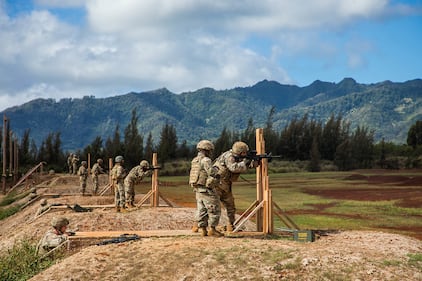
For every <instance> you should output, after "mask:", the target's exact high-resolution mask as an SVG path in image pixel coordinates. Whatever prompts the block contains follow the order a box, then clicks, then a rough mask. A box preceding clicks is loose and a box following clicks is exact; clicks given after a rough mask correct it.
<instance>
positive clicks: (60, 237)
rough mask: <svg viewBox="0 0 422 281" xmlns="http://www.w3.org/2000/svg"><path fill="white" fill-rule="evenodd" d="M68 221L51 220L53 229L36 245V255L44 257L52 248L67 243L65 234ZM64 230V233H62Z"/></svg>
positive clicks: (61, 219) (62, 219)
mask: <svg viewBox="0 0 422 281" xmlns="http://www.w3.org/2000/svg"><path fill="white" fill-rule="evenodd" d="M68 224H69V221H68V220H67V219H66V218H53V220H52V226H53V229H50V230H49V231H47V233H45V234H44V236H43V238H41V240H40V242H39V243H38V245H37V253H38V254H39V255H44V254H46V253H48V252H49V251H51V250H53V249H54V248H56V247H58V246H60V245H61V244H62V243H63V242H65V241H67V235H66V233H65V231H66V228H63V227H64V226H66V227H67V225H68ZM63 230H64V232H62V231H63Z"/></svg>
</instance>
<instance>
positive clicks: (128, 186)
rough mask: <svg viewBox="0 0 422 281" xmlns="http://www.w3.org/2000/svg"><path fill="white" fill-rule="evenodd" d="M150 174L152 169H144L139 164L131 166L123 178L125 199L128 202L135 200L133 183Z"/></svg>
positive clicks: (131, 202)
mask: <svg viewBox="0 0 422 281" xmlns="http://www.w3.org/2000/svg"><path fill="white" fill-rule="evenodd" d="M151 174H152V170H147V171H144V170H143V169H142V167H141V165H138V166H135V167H133V168H132V169H131V170H130V172H129V173H128V175H127V176H126V178H125V180H124V186H125V199H126V202H127V203H129V204H133V202H134V201H135V189H134V186H135V183H139V182H141V181H142V179H143V178H144V177H147V176H149V175H151Z"/></svg>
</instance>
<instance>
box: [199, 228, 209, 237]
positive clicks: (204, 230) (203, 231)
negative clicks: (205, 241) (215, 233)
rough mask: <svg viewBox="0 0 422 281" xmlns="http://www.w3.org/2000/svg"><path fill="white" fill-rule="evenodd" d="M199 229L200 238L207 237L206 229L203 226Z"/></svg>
mask: <svg viewBox="0 0 422 281" xmlns="http://www.w3.org/2000/svg"><path fill="white" fill-rule="evenodd" d="M199 229H200V230H201V236H208V232H207V228H206V227H205V226H202V227H201V228H199Z"/></svg>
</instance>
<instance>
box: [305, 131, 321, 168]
mask: <svg viewBox="0 0 422 281" xmlns="http://www.w3.org/2000/svg"><path fill="white" fill-rule="evenodd" d="M310 158H311V161H310V162H309V166H308V171H309V172H319V171H321V154H320V153H319V150H318V139H317V138H316V137H315V138H313V141H312V149H311V151H310Z"/></svg>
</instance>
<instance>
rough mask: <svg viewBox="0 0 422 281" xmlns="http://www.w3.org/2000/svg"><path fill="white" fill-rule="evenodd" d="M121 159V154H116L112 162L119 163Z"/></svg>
mask: <svg viewBox="0 0 422 281" xmlns="http://www.w3.org/2000/svg"><path fill="white" fill-rule="evenodd" d="M122 161H123V156H121V155H119V156H116V158H114V162H116V163H121V162H122Z"/></svg>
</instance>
